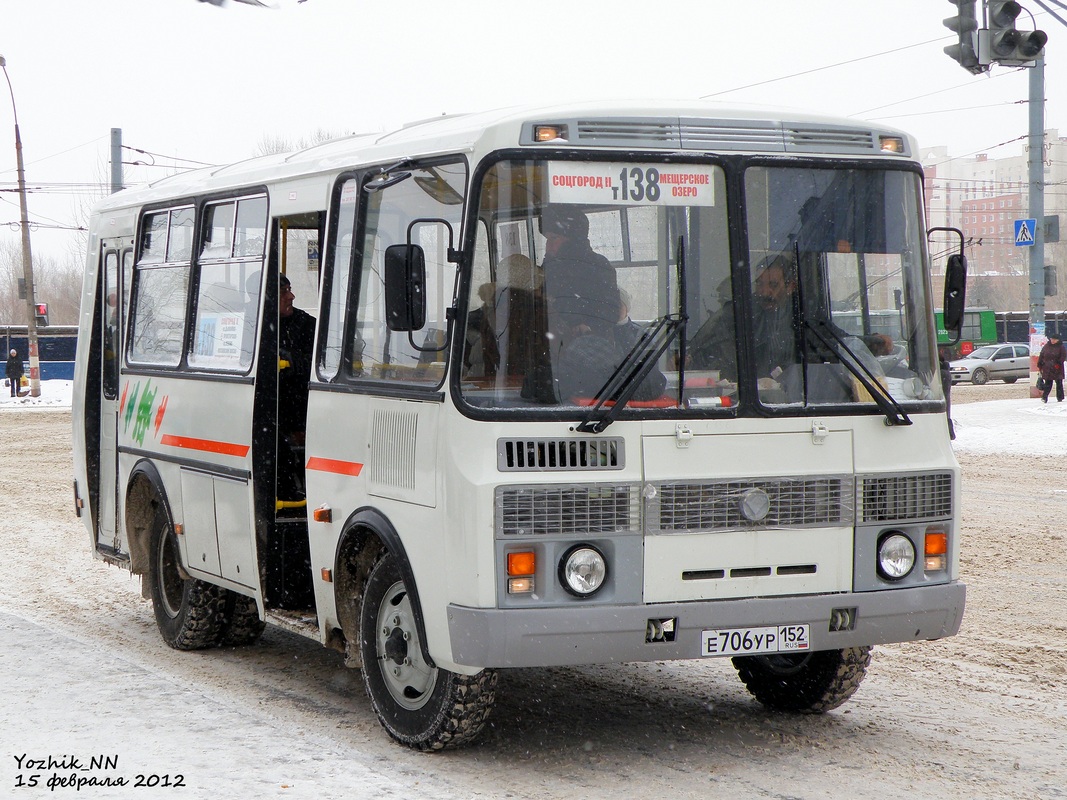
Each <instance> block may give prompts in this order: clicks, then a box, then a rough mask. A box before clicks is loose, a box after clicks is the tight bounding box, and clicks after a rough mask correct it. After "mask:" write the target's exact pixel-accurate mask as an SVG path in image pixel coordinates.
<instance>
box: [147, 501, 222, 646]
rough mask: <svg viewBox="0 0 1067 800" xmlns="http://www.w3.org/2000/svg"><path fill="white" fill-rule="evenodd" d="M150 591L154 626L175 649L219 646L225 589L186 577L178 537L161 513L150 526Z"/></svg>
mask: <svg viewBox="0 0 1067 800" xmlns="http://www.w3.org/2000/svg"><path fill="white" fill-rule="evenodd" d="M150 552H151V556H152V558H151V561H150V563H149V568H148V580H149V589H150V591H151V595H152V609H153V611H154V612H155V617H156V626H157V627H158V628H159V633H160V635H161V636H162V637H163V641H165V642H166V643H167V644H168V645H170V646H171V647H173V648H174V649H175V650H202V649H203V648H205V647H214V646H215V645H217V644H218V643H219V637H220V636H221V633H222V625H223V620H224V618H225V617H224V613H225V605H226V597H225V590H224V589H222V588H221V587H219V586H215V585H214V584H210V583H206V582H205V581H200V580H197V579H196V578H192V577H189V575H188V573H186V572H185V570H184V568H183V567H182V564H181V554H180V551H179V548H178V537H177V536H175V535H174V530H173V528H172V527H171V524H170V522H169V521H168V520H167V519H165V518H164V517H163V514H162V513H160V514H158V515H157V518H156V522H155V524H154V525H153V527H152V539H151V550H150Z"/></svg>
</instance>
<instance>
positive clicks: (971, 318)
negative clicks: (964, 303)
mask: <svg viewBox="0 0 1067 800" xmlns="http://www.w3.org/2000/svg"><path fill="white" fill-rule="evenodd" d="M934 320H935V322H936V324H937V343H938V344H939V345H941V344H948V343H949V336H948V332H947V331H946V330H945V320H944V316H943V314H942V312H940V311H935V312H934ZM964 342H970V343H971V344H972V345H974V346H975V347H981V346H982V345H984V344H996V342H997V314H996V312H995V311H994V310H993V309H991V308H968V309H967V310H966V311H964V312H963V327H962V329H961V330H960V344H963V343H964ZM956 347H959V344H958V345H956Z"/></svg>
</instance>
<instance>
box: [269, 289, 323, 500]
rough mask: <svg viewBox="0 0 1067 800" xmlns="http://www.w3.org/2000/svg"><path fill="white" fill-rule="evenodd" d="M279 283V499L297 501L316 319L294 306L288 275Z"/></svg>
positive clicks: (301, 489) (301, 488) (299, 493)
mask: <svg viewBox="0 0 1067 800" xmlns="http://www.w3.org/2000/svg"><path fill="white" fill-rule="evenodd" d="M278 284H279V286H278V289H279V291H278V496H279V498H281V499H289V500H295V499H301V497H300V495H302V493H303V481H302V477H301V476H302V470H301V469H300V462H299V461H298V460H297V458H296V455H295V453H294V450H296V451H301V450H302V449H303V446H304V436H305V431H306V429H307V403H308V384H309V383H310V381H311V352H312V349H313V348H314V344H315V318H314V317H312V316H311V315H310V314H308V313H307V312H306V311H304V310H303V309H300V308H296V307H295V306H294V305H293V301H294V300H295V299H296V294H295V293H294V292H293V287H292V285H291V284H290V282H289V279H288V278H287V277H286V276H285V275H282V276H280V277H279V279H278Z"/></svg>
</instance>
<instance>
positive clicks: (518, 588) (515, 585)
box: [508, 576, 534, 594]
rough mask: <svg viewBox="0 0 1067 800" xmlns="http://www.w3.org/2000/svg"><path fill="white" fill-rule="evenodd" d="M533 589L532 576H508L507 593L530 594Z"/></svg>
mask: <svg viewBox="0 0 1067 800" xmlns="http://www.w3.org/2000/svg"><path fill="white" fill-rule="evenodd" d="M533 590H534V579H533V577H532V576H531V577H527V578H508V594H530V593H531V592H533Z"/></svg>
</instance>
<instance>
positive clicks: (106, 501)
mask: <svg viewBox="0 0 1067 800" xmlns="http://www.w3.org/2000/svg"><path fill="white" fill-rule="evenodd" d="M100 258H101V264H102V269H101V270H100V283H99V291H100V295H99V298H98V302H99V308H100V309H101V313H100V314H99V324H100V331H99V342H100V348H101V359H100V418H99V426H100V427H99V431H100V465H99V470H100V471H99V476H100V492H99V501H98V502H97V505H96V507H97V509H98V511H97V528H96V544H97V547H98V548H99V549H101V550H103V551H105V552H110V553H114V554H117V553H120V552H126V551H127V548H126V545H125V543H124V537H123V532H122V526H121V525H119V524H118V520H117V514H116V512H117V509H119V508H121V504H120V503H119V502H118V501H119V498H118V429H119V407H120V406H121V403H122V399H121V397H120V396H119V363H120V360H121V354H122V343H123V341H125V338H124V333H125V331H124V326H125V309H126V302H125V301H126V295H125V294H124V290H125V289H126V287H128V286H129V281H130V275H131V271H132V269H133V240H132V239H129V238H120V239H105V240H104V241H103V242H102V244H101V254H100Z"/></svg>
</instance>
